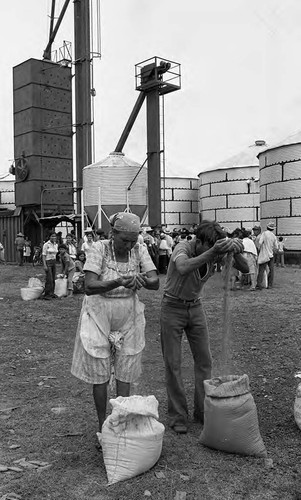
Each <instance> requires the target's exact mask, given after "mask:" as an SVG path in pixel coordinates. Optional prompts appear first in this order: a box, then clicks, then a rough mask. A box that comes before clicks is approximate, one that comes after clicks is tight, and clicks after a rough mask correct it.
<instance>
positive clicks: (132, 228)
mask: <svg viewBox="0 0 301 500" xmlns="http://www.w3.org/2000/svg"><path fill="white" fill-rule="evenodd" d="M110 224H111V226H112V228H113V229H115V230H116V231H123V232H125V233H139V231H140V219H139V217H138V215H136V214H132V213H128V212H118V213H117V214H113V215H111V217H110Z"/></svg>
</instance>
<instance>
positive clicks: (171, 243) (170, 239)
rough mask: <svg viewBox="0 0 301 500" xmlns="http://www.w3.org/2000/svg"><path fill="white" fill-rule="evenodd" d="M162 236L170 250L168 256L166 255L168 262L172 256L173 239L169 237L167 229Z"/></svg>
mask: <svg viewBox="0 0 301 500" xmlns="http://www.w3.org/2000/svg"><path fill="white" fill-rule="evenodd" d="M164 234H165V238H166V243H167V245H168V247H169V249H170V250H169V255H168V261H169V258H170V256H171V254H172V251H173V246H174V242H173V238H172V236H171V233H170V231H169V229H165V231H164Z"/></svg>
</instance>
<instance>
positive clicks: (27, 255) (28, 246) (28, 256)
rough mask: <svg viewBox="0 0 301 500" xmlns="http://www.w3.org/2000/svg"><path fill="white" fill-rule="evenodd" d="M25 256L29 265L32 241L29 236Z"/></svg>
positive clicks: (25, 245)
mask: <svg viewBox="0 0 301 500" xmlns="http://www.w3.org/2000/svg"><path fill="white" fill-rule="evenodd" d="M23 255H24V260H25V262H27V263H29V262H30V257H31V241H30V240H29V238H28V236H25V241H24V251H23Z"/></svg>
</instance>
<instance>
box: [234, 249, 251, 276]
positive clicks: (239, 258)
mask: <svg viewBox="0 0 301 500" xmlns="http://www.w3.org/2000/svg"><path fill="white" fill-rule="evenodd" d="M233 257H234V262H235V268H236V269H238V271H240V272H241V273H243V274H247V273H248V272H249V266H248V262H247V261H246V259H245V258H244V257H243V255H241V253H235V254H234V256H233Z"/></svg>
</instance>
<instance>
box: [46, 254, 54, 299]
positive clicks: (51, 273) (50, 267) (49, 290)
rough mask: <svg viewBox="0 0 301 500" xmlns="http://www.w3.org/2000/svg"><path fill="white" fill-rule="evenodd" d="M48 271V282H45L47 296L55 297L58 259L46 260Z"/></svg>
mask: <svg viewBox="0 0 301 500" xmlns="http://www.w3.org/2000/svg"><path fill="white" fill-rule="evenodd" d="M46 265H47V271H46V282H45V296H46V297H47V296H48V297H53V295H54V284H55V278H56V276H55V275H56V261H55V260H46Z"/></svg>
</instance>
